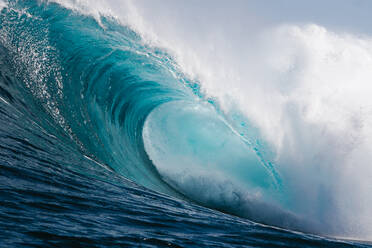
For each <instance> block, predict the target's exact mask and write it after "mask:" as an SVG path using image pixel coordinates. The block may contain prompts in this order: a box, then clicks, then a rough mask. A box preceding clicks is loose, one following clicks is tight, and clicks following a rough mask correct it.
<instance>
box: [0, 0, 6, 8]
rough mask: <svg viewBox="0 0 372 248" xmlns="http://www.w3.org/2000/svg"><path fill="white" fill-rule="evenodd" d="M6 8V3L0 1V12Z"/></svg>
mask: <svg viewBox="0 0 372 248" xmlns="http://www.w3.org/2000/svg"><path fill="white" fill-rule="evenodd" d="M5 7H7V3H5V2H4V1H3V0H0V10H2V9H3V8H5Z"/></svg>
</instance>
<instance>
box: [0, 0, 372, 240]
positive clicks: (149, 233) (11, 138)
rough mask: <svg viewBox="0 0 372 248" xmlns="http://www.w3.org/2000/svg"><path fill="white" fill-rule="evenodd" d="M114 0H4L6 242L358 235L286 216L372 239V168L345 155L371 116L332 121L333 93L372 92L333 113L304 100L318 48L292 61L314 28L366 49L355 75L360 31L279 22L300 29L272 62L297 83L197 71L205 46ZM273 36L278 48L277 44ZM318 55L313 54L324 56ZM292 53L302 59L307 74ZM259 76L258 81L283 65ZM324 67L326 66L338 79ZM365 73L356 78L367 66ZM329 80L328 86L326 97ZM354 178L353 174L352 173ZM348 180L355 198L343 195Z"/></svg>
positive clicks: (326, 37) (0, 91) (352, 48)
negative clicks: (342, 32) (171, 34)
mask: <svg viewBox="0 0 372 248" xmlns="http://www.w3.org/2000/svg"><path fill="white" fill-rule="evenodd" d="M110 4H113V5H112V6H115V5H116V4H118V3H116V2H115V1H112V2H110V1H109V2H99V1H97V2H94V4H93V3H91V5H87V4H84V2H80V1H71V2H70V1H65V2H60V1H50V2H49V1H9V2H3V1H0V9H1V13H0V23H1V28H0V72H1V75H0V78H1V81H0V100H1V101H0V104H1V105H0V111H1V125H0V138H1V140H2V144H1V145H0V147H1V151H0V153H1V154H0V157H1V158H0V159H1V160H0V161H1V163H0V165H1V170H2V172H1V174H0V176H1V177H2V179H1V181H2V182H1V183H0V188H1V189H3V190H2V193H0V196H1V198H2V201H3V202H4V203H6V204H5V205H4V206H3V207H2V214H1V215H0V216H1V217H0V221H1V223H3V224H4V226H6V227H7V231H5V229H4V230H3V231H4V233H3V234H1V235H0V237H1V239H2V240H3V241H4V243H5V244H9V245H11V244H14V242H16V243H18V244H19V245H25V246H27V244H34V245H49V246H53V245H55V244H57V245H75V244H83V245H88V246H90V245H98V246H99V245H102V246H108V245H139V244H140V245H149V246H162V245H171V246H172V245H173V246H177V245H181V246H195V245H197V246H200V247H202V246H206V247H210V246H211V245H215V246H223V245H224V244H231V245H237V246H240V245H253V246H267V245H278V246H280V245H283V241H282V240H285V241H284V243H285V244H284V246H286V247H288V244H293V245H294V246H295V247H296V246H298V245H301V246H302V247H303V246H312V245H314V246H315V247H319V246H321V245H325V246H326V245H330V246H334V245H340V246H345V247H347V246H349V245H358V244H356V243H353V242H341V241H331V240H328V239H325V238H319V237H316V236H311V235H305V234H299V233H293V232H290V231H284V230H281V229H277V227H279V228H284V229H289V230H292V231H301V232H306V233H312V234H319V235H323V236H341V237H348V238H354V239H356V238H363V239H368V237H369V235H370V234H371V232H370V231H371V229H370V228H371V227H372V225H370V224H371V223H370V219H369V218H370V215H369V213H367V212H366V210H367V209H369V208H368V207H369V206H370V201H369V200H366V195H367V194H368V193H369V192H370V191H369V190H368V189H369V186H370V184H369V182H368V181H366V180H365V179H366V178H367V177H368V176H369V175H370V173H369V172H370V170H369V169H367V168H369V167H367V165H365V164H362V165H361V166H359V167H358V168H360V169H363V171H362V172H358V173H354V172H352V169H351V168H348V167H347V166H348V165H350V164H349V163H351V162H353V161H354V162H359V161H360V159H358V160H356V159H355V156H357V155H361V156H362V155H363V154H364V155H363V156H364V157H365V159H367V160H368V155H365V154H369V153H368V146H367V145H368V143H363V140H360V139H359V135H361V134H365V137H367V138H368V137H369V136H368V131H369V129H365V128H363V127H361V126H358V125H362V124H361V123H360V122H359V121H361V120H360V118H358V117H355V116H354V117H355V118H354V117H353V116H351V117H350V118H351V119H350V118H347V120H344V119H343V118H344V117H345V112H339V113H335V114H333V115H332V116H333V118H332V120H331V121H330V119H327V118H325V117H326V115H329V114H330V113H334V112H335V111H336V110H337V109H338V108H337V109H336V108H335V106H336V105H337V104H338V102H339V98H338V97H342V100H343V101H345V102H346V103H350V104H348V105H347V106H349V107H348V108H347V107H346V109H347V110H345V111H348V112H347V113H350V112H352V113H354V112H355V111H354V110H355V107H360V106H364V105H363V104H364V102H365V101H367V102H369V100H368V99H369V98H368V97H367V96H369V95H368V94H367V93H366V94H365V95H366V99H367V100H366V99H364V98H363V97H361V100H360V102H361V103H363V104H359V105H358V104H356V103H355V102H354V103H353V100H350V101H349V100H347V99H346V98H347V96H353V93H351V94H349V95H344V94H341V95H340V96H336V97H335V98H333V99H331V100H332V101H333V102H332V104H330V105H328V108H325V109H326V110H325V113H321V114H319V113H317V112H316V111H315V110H316V109H315V108H316V107H317V106H318V105H319V104H320V103H319V102H316V103H313V102H311V104H310V103H309V101H310V100H313V98H311V97H307V96H308V95H307V94H310V95H311V94H312V90H316V89H318V87H321V84H322V83H319V84H317V83H307V81H306V80H307V79H308V80H310V79H311V80H312V79H314V80H315V79H316V78H317V76H318V75H319V74H322V75H323V74H324V73H325V72H324V71H322V70H323V69H322V65H321V64H320V65H319V67H314V68H313V67H311V66H307V67H306V66H305V65H302V63H305V62H308V63H310V62H311V61H310V59H309V60H306V61H305V60H304V61H305V62H304V61H302V60H301V59H302V58H297V56H305V57H306V55H303V54H301V53H300V52H299V51H301V52H303V49H305V52H309V53H311V52H312V50H311V49H310V48H309V47H307V43H306V42H305V41H308V40H309V39H311V38H313V35H316V36H320V37H322V38H323V40H322V41H320V42H323V43H324V44H323V43H321V45H329V44H330V43H331V44H333V43H336V44H337V46H332V49H335V51H333V52H334V53H336V54H338V51H339V50H340V49H341V50H343V51H345V53H346V54H347V53H348V52H349V53H351V54H355V53H357V54H364V56H365V57H364V58H361V59H360V60H359V61H358V62H360V63H361V65H360V66H359V67H358V68H355V70H354V68H351V69H350V70H351V72H350V73H351V74H352V75H355V74H358V73H359V72H363V73H366V71H367V69H368V67H367V68H364V67H363V66H366V64H367V62H365V61H364V60H366V61H369V58H370V57H369V55H371V51H372V50H368V48H369V43H368V42H367V41H365V40H360V39H359V40H357V39H356V38H354V37H352V36H350V37H349V36H347V37H346V36H345V37H339V36H337V35H336V34H333V33H327V31H326V30H325V29H323V28H321V27H318V26H310V27H307V28H303V29H302V28H297V27H287V26H286V27H281V28H279V29H278V30H276V31H275V32H274V33H275V37H276V38H277V39H279V40H282V39H284V38H283V37H288V36H289V37H291V38H292V40H291V41H289V44H290V45H288V46H289V47H288V51H284V53H285V54H283V53H279V54H277V56H274V58H275V59H274V61H272V60H270V61H269V63H272V64H271V65H272V66H273V67H275V66H278V65H280V66H282V67H278V68H277V67H275V68H276V70H277V71H280V72H281V73H283V74H285V73H288V70H291V71H295V72H293V75H292V74H291V75H289V76H288V75H285V76H286V77H288V78H290V76H293V78H292V79H290V80H289V79H288V84H291V83H293V84H294V81H296V80H299V81H301V82H303V83H302V84H301V85H300V86H298V87H297V89H298V90H297V91H295V90H294V91H291V90H290V88H291V87H294V88H295V86H291V85H287V86H286V87H288V88H286V89H283V88H281V86H280V87H279V85H268V84H265V83H263V87H258V86H257V87H256V86H254V85H253V84H251V83H250V84H247V85H245V86H243V85H242V84H241V83H242V81H241V79H237V78H234V77H230V76H231V75H235V73H237V72H236V71H228V70H229V68H225V69H226V70H227V71H226V72H221V71H218V69H216V68H214V67H215V66H216V65H213V64H210V63H207V61H204V62H205V65H206V69H205V71H204V70H203V71H200V68H199V66H196V65H195V64H198V61H200V58H199V57H195V56H194V55H195V54H197V53H198V49H197V48H195V47H194V48H193V47H192V46H191V45H190V46H191V47H187V46H185V45H184V43H182V42H180V43H179V48H178V49H177V48H175V45H174V43H172V42H170V39H168V40H169V42H168V43H167V42H166V41H165V40H162V39H160V38H159V37H156V36H155V34H156V33H158V34H161V32H160V31H157V30H156V23H155V22H154V23H155V24H154V26H153V29H150V27H151V25H149V26H148V29H146V27H147V26H146V19H142V17H141V15H140V14H141V13H140V11H139V10H140V9H136V7H135V5H134V3H132V2H123V3H121V5H120V6H121V7H120V8H125V11H123V12H121V10H120V9H119V8H118V9H117V11H118V12H121V15H117V14H116V13H115V11H113V10H112V9H115V8H111V9H110V8H108V7H107V6H110ZM112 6H111V7H112ZM123 6H124V7H123ZM108 10H110V11H108ZM119 10H120V11H119ZM150 30H152V31H151V32H150ZM169 30H172V29H169ZM288 34H289V35H288ZM167 35H168V34H166V33H164V34H163V35H162V36H161V37H165V38H164V39H166V37H167ZM180 37H181V38H182V35H181V36H180ZM265 37H266V36H265V35H263V39H265ZM291 38H287V39H289V40H290V39H291ZM174 41H177V40H174ZM185 41H187V39H186V38H185ZM273 42H274V44H270V47H274V48H275V46H278V44H276V43H275V42H276V41H275V40H273ZM291 42H293V44H295V45H296V46H295V48H292V46H291V44H292V43H291ZM302 42H303V43H302ZM332 42H333V43H332ZM175 43H177V42H175ZM277 43H278V42H277ZM310 43H311V42H310ZM190 44H192V43H190ZM263 46H265V45H263ZM304 47H305V48H304ZM339 47H341V48H339ZM184 49H188V50H184ZM292 49H293V50H292ZM296 49H297V50H296ZM301 49H302V50H301ZM306 49H308V51H307V50H306ZM325 49H326V50H327V48H325ZM338 49H339V50H338ZM181 50H182V51H183V52H180V51H181ZM264 50H268V49H266V48H265V49H264ZM274 50H275V49H274ZM184 51H190V54H191V55H187V52H184ZM275 51H276V50H275ZM327 51H328V50H327ZM368 51H369V52H368ZM194 52H195V54H194ZM292 52H293V53H296V55H293V54H292ZM273 53H274V52H273ZM185 54H186V55H185ZM217 54H218V53H217ZM274 54H275V53H274ZM288 54H290V55H288ZM200 55H201V56H202V55H203V52H201V53H200ZM256 55H257V54H256ZM256 55H252V56H256ZM271 55H272V54H271ZM275 55H276V54H275ZM288 56H289V57H288ZM292 56H294V57H292ZM309 56H310V55H309ZM319 56H320V55H319ZM335 56H336V55H335ZM345 56H348V55H345ZM371 58H372V56H371ZM230 59H231V57H228V56H226V61H225V62H226V63H229V60H230ZM291 59H294V60H296V61H297V60H299V61H300V62H299V64H298V63H297V62H293V61H292V60H291ZM311 59H313V60H314V61H315V62H316V63H317V62H318V60H317V59H318V58H317V57H316V54H315V55H311ZM330 59H331V60H332V59H335V60H336V62H333V64H332V65H333V66H334V68H335V70H339V69H340V68H341V66H344V67H348V66H349V64H348V60H346V59H344V58H343V57H341V59H339V60H337V58H333V57H332V58H330ZM278 61H279V62H278ZM283 61H284V62H283ZM315 62H314V63H315ZM331 63H332V62H331ZM355 63H356V62H355ZM202 64H204V63H202ZM187 65H190V66H189V67H188V66H187ZM233 65H234V63H233ZM310 65H312V64H310ZM296 66H303V67H302V69H298V70H299V71H300V73H299V74H296V71H297V69H296V68H295V67H296ZM259 67H263V65H261V64H260V63H257V65H256V67H255V68H253V70H256V69H262V68H259ZM348 68H349V67H348ZM239 69H240V67H238V68H237V70H239ZM210 70H212V71H214V72H215V74H213V73H212V74H213V75H212V74H211V73H210ZM250 70H251V69H250ZM319 70H320V72H319ZM257 71H258V72H261V71H260V70H257ZM277 71H275V72H277ZM250 72H251V71H250ZM353 73H355V74H353ZM226 75H230V76H229V77H228V78H226ZM241 75H243V76H244V75H246V74H244V73H241ZM266 75H268V76H267V78H264V79H263V78H260V79H259V80H264V81H265V80H274V78H275V77H277V76H278V75H277V74H270V75H269V74H266ZM331 75H332V71H331V72H329V74H327V75H326V77H325V79H329V80H330V81H332V80H334V78H332V76H331ZM358 75H360V74H358ZM362 76H363V78H362V79H361V80H360V83H359V81H356V83H358V85H363V83H364V78H366V77H368V76H369V74H368V73H367V74H366V75H362ZM302 77H304V78H305V79H306V80H305V79H304V78H302ZM227 79H228V80H229V82H231V83H226V82H228V81H225V80H227ZM234 79H235V81H234ZM357 79H358V78H357ZM257 80H258V78H257ZM340 80H341V81H340V83H341V84H342V85H343V86H345V87H346V86H347V84H346V83H345V84H344V83H343V82H345V80H344V79H342V78H340ZM212 81H214V83H212ZM265 82H266V81H265ZM275 82H276V83H277V81H275ZM322 82H323V81H322ZM278 84H279V83H278ZM314 84H315V85H314ZM329 87H331V86H329ZM363 87H364V86H363ZM247 88H249V93H247ZM239 89H241V90H240V91H239ZM364 89H365V88H364ZM263 90H264V92H263ZM307 90H308V91H309V92H308V91H307ZM348 90H351V89H350V88H348ZM280 92H282V93H283V92H286V93H285V94H284V93H283V94H282V95H280V94H279V93H280ZM288 92H289V93H288ZM321 92H324V91H321ZM325 92H326V93H324V94H323V95H322V96H321V97H327V96H328V93H327V91H326V90H325ZM313 93H314V94H315V93H317V91H315V92H313ZM354 93H355V94H359V93H360V92H359V91H358V92H354ZM232 94H233V95H232ZM286 94H288V95H286ZM265 95H266V96H269V97H272V98H271V99H272V101H271V100H270V101H269V102H270V103H271V104H270V106H269V105H268V102H267V101H262V98H263V97H264V96H265ZM244 96H246V98H245V97H244ZM284 96H287V98H286V99H284ZM363 96H364V95H363ZM299 99H302V100H303V101H300V100H299ZM345 99H346V100H345ZM249 100H251V102H249ZM315 100H319V101H320V99H318V97H315ZM273 104H274V105H273ZM317 104H318V105H317ZM352 104H354V105H352ZM345 105H346V104H345ZM319 106H320V105H319ZM342 106H344V105H342ZM306 108H308V109H307V110H306ZM301 111H302V112H301ZM304 111H305V112H306V113H305V112H304ZM353 111H354V112H353ZM278 113H280V114H281V115H279V114H278ZM301 113H305V114H306V118H305V117H304V116H302V115H301ZM348 117H349V116H348ZM352 117H353V118H352ZM362 117H365V115H362ZM362 117H361V118H362ZM364 120H365V121H366V122H367V123H368V121H369V119H364ZM335 122H336V125H333V124H335ZM350 125H353V126H350ZM307 130H310V132H308V131H307ZM345 130H349V131H350V136H351V137H350V139H351V140H349V139H348V138H345V140H346V141H347V142H344V141H345V140H339V134H340V133H342V132H344V131H345ZM314 140H315V141H314ZM349 141H350V142H349ZM351 141H354V142H355V143H353V142H351ZM314 142H315V143H314ZM358 142H359V143H358ZM356 143H358V144H356ZM337 144H339V149H338V148H337V149H336V148H334V147H335V145H337ZM345 144H346V145H345ZM327 147H329V149H328V150H326V151H325V152H323V149H326V148H327ZM355 149H356V151H355V153H354V152H348V151H349V150H351V151H354V150H355ZM363 149H364V150H363ZM363 156H362V157H363ZM335 158H337V159H335ZM345 161H346V162H345ZM336 165H339V168H341V170H343V171H342V173H340V172H339V169H336V168H335V166H336ZM350 173H351V174H350ZM360 174H364V175H363V176H360ZM346 176H353V177H356V176H358V178H359V181H360V182H358V181H357V179H355V178H351V179H350V180H349V181H348V182H345V177H346ZM335 178H336V179H335ZM338 180H339V181H338ZM353 185H354V188H351V186H353ZM142 186H144V187H145V188H143V187H142ZM341 193H343V194H345V193H349V194H353V195H351V196H349V197H348V199H344V198H345V197H344V195H343V196H342V197H341V196H340V194H341ZM350 201H351V202H350ZM204 207H207V208H204ZM216 210H218V211H216ZM355 211H357V213H356V212H355ZM221 212H223V213H227V214H223V213H221ZM352 213H354V215H355V216H354V218H352ZM228 214H231V215H228ZM17 216H18V217H17ZM35 216H38V217H37V218H36V217H35ZM233 216H238V217H243V219H241V218H238V217H233ZM17 218H18V219H17ZM247 219H249V220H252V221H254V222H257V223H261V224H265V225H269V226H274V227H275V228H274V227H267V226H262V225H260V224H255V223H253V222H250V221H248V220H247ZM176 222H182V223H183V224H182V225H181V227H180V226H178V224H177V225H176ZM227 226H228V227H229V228H228V229H229V230H226V227H227ZM181 230H182V231H181ZM185 230H189V231H185ZM165 233H166V235H165ZM9 234H10V235H9ZM8 236H12V237H14V239H12V238H9V237H8ZM186 236H188V237H190V238H185V237H186ZM257 237H258V238H257ZM17 240H18V241H17ZM19 240H22V241H19ZM270 240H271V241H270Z"/></svg>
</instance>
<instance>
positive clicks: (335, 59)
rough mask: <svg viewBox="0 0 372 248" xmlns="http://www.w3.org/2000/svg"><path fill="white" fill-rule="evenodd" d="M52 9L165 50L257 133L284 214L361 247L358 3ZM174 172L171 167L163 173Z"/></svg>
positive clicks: (367, 83)
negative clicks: (115, 27)
mask: <svg viewBox="0 0 372 248" xmlns="http://www.w3.org/2000/svg"><path fill="white" fill-rule="evenodd" d="M60 2H61V3H62V1H60ZM63 4H64V5H65V6H67V7H70V8H74V9H78V10H80V11H82V12H83V13H86V14H92V15H94V16H95V17H97V18H98V17H99V15H100V14H104V15H112V16H116V17H117V18H119V20H121V21H122V22H123V23H126V24H129V25H130V26H131V27H132V28H134V29H135V30H136V31H138V32H139V33H141V34H142V35H143V37H144V39H145V40H146V41H147V42H148V43H150V44H153V45H155V46H160V47H163V48H165V49H167V50H168V51H170V53H171V54H173V56H174V57H175V59H176V60H177V62H178V63H179V65H180V68H181V69H182V70H183V71H184V72H185V73H187V75H189V76H190V77H192V78H197V79H198V80H199V81H200V82H201V84H202V88H203V90H204V91H205V92H206V94H208V95H209V96H213V97H215V98H216V99H218V101H219V103H220V104H221V106H222V108H223V110H224V111H225V113H226V115H229V113H230V111H232V110H236V109H238V110H239V111H240V112H242V113H244V115H245V117H246V118H248V119H249V120H250V121H251V123H253V125H254V126H256V127H257V128H258V129H259V130H260V132H261V135H262V137H264V139H265V140H266V141H267V142H268V143H269V144H270V145H271V147H272V149H273V152H274V154H275V164H276V167H277V170H278V171H279V172H280V174H281V176H282V179H283V182H284V184H285V187H286V189H287V190H288V194H289V196H288V198H289V201H290V202H291V211H293V212H295V213H296V214H298V215H301V216H303V217H304V218H307V219H309V220H310V221H312V220H315V221H320V222H323V223H324V225H325V226H327V227H328V228H331V229H334V230H335V232H336V233H339V235H342V236H348V237H353V238H364V239H372V214H371V211H370V209H371V208H372V199H371V197H370V196H371V193H372V180H371V179H372V166H371V164H370V163H371V161H372V151H371V149H372V98H371V95H372V82H371V80H372V38H371V37H370V36H369V34H371V33H372V32H371V31H372V30H371V29H369V27H368V25H366V24H365V23H366V22H367V23H368V21H367V20H365V19H363V18H366V15H365V13H366V10H368V7H370V4H369V3H368V2H367V1H358V3H356V2H355V3H354V4H353V3H349V4H347V3H338V2H337V1H330V2H329V3H324V4H323V3H321V2H319V1H315V2H312V4H311V5H310V4H305V3H303V4H304V5H306V6H305V7H302V6H300V5H301V4H299V3H295V1H292V2H291V1H284V3H283V6H284V7H283V6H277V5H275V4H273V6H262V5H263V4H262V3H259V1H248V2H247V1H233V2H232V3H231V2H229V3H226V2H225V3H216V2H215V1H211V2H208V1H204V2H202V3H201V2H200V1H184V2H175V1H152V2H149V1H94V2H92V1H73V0H71V1H63ZM358 4H359V5H358ZM285 7H287V8H288V9H285ZM331 7H332V8H331ZM320 9H321V10H320ZM369 9H370V8H369ZM340 13H346V14H345V15H342V14H340ZM370 21H371V20H370V19H369V23H370ZM160 167H161V166H160ZM171 169H172V168H168V170H171ZM180 171H182V169H180V168H177V167H174V174H177V173H178V172H180ZM192 173H193V174H190V175H189V177H194V178H197V177H198V175H199V174H198V171H197V170H193V172H192ZM170 174H172V173H170Z"/></svg>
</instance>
